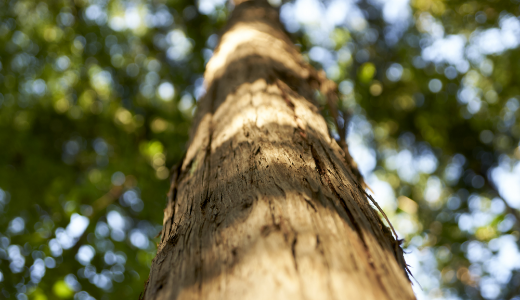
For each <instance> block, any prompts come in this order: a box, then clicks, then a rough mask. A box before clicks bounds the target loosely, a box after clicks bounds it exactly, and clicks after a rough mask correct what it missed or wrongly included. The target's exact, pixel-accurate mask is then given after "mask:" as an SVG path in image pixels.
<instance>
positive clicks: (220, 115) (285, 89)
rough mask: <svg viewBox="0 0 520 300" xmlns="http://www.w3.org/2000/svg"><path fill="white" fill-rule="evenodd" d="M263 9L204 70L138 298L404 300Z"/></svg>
mask: <svg viewBox="0 0 520 300" xmlns="http://www.w3.org/2000/svg"><path fill="white" fill-rule="evenodd" d="M312 72H313V70H312V69H311V68H310V67H309V66H308V65H307V64H305V63H304V62H303V61H302V58H301V56H300V54H299V53H298V51H297V50H296V48H295V47H294V46H293V44H292V43H291V41H290V40H289V38H288V37H287V36H286V35H285V33H284V32H283V29H282V26H281V24H280V23H279V20H278V14H277V12H276V11H275V10H274V9H273V8H271V7H270V6H269V5H268V4H267V2H265V1H248V2H243V3H241V4H238V5H237V6H236V7H235V10H234V12H233V13H232V16H231V18H230V20H229V24H228V26H227V27H226V30H225V31H224V34H223V35H222V37H221V41H220V45H219V46H218V48H217V49H216V51H215V55H214V57H213V58H212V59H211V60H210V61H209V63H208V65H207V68H206V73H205V82H206V86H207V94H206V95H205V96H204V97H203V98H202V99H201V100H200V103H199V108H198V112H197V114H196V117H195V120H194V124H193V128H192V134H191V140H190V143H189V148H188V150H187V153H186V156H185V158H184V160H183V162H182V163H181V165H180V166H179V167H178V168H177V171H176V173H175V174H174V176H173V177H174V178H173V179H172V188H171V191H170V194H169V203H168V206H167V208H166V209H165V213H164V227H163V231H162V237H161V243H160V244H159V246H158V250H157V256H156V257H155V259H154V260H153V263H152V267H151V272H150V277H149V279H148V282H147V284H146V287H145V292H144V299H226V300H233V299H237V300H238V299H269V300H274V299H313V300H315V299H378V300H380V299H400V300H402V299H414V295H413V292H412V289H411V286H410V282H409V281H408V279H407V276H406V273H405V271H404V270H405V265H404V260H403V258H402V251H401V248H400V247H399V246H398V243H397V242H396V241H395V240H394V238H393V237H392V235H391V233H390V231H389V230H388V228H387V227H385V226H384V224H383V223H382V221H381V219H380V218H379V216H378V214H377V213H376V212H375V211H374V209H372V207H371V206H370V204H369V202H368V199H367V198H366V195H365V194H364V192H363V190H362V189H361V188H360V186H359V185H358V184H357V182H356V180H355V176H354V174H353V171H352V170H351V167H350V165H349V163H348V161H345V158H344V157H345V153H344V152H343V150H342V149H341V148H340V147H339V146H338V144H337V143H336V141H335V140H334V139H332V138H331V137H330V135H329V133H328V129H327V125H326V123H325V120H324V119H323V118H322V117H321V115H320V114H319V112H318V110H317V108H316V107H315V106H314V104H313V103H312V98H313V95H314V93H313V89H312V88H311V84H310V82H311V79H312V78H311V74H312Z"/></svg>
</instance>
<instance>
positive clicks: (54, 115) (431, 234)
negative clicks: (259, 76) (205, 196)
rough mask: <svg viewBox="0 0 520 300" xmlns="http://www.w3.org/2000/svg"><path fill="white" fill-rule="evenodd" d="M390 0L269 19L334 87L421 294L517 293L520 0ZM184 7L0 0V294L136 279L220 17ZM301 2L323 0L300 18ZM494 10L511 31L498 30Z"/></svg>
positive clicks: (80, 288)
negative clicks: (280, 23) (281, 25)
mask: <svg viewBox="0 0 520 300" xmlns="http://www.w3.org/2000/svg"><path fill="white" fill-rule="evenodd" d="M398 2H400V1H397V2H395V3H393V2H390V1H389V2H384V1H375V2H372V1H370V2H369V1H358V2H355V3H354V2H346V1H345V2H343V1H324V2H323V3H321V4H320V3H318V2H313V1H306V2H305V1H303V0H298V1H295V2H294V3H293V2H290V3H289V2H288V3H285V4H284V5H283V6H282V16H285V17H284V18H285V19H284V22H285V25H286V26H287V29H288V31H290V32H291V34H292V37H293V39H294V41H295V42H296V43H297V45H298V47H299V48H300V49H301V50H302V53H303V54H304V57H305V58H306V59H307V60H308V61H309V62H310V63H311V64H314V65H316V66H317V67H318V68H321V67H323V68H324V69H325V70H326V72H327V75H328V76H329V78H331V79H333V80H335V81H337V82H338V84H339V90H340V92H341V95H340V96H341V97H340V98H341V99H340V103H339V107H340V110H341V111H340V114H341V116H342V120H340V121H341V122H345V121H347V122H348V121H350V130H349V134H348V142H349V145H350V149H351V151H352V154H353V156H354V158H355V159H356V161H357V162H358V164H359V166H360V169H361V171H362V173H363V175H364V176H365V179H366V180H367V182H368V183H369V185H370V186H371V188H372V189H373V190H374V191H375V195H374V197H375V199H376V200H378V201H379V203H380V204H381V205H382V206H383V208H384V209H385V211H386V213H387V214H388V215H389V216H390V218H391V220H392V222H393V224H394V226H395V227H396V228H397V230H398V232H399V234H400V237H401V238H404V239H405V246H407V249H408V250H409V251H410V252H411V254H410V255H408V261H409V262H410V263H411V264H412V267H413V268H412V272H413V273H414V275H415V276H416V277H417V279H418V281H419V282H420V283H421V285H423V288H424V290H422V291H421V290H420V289H418V290H417V293H418V295H419V296H420V297H421V298H450V299H451V298H453V299H459V298H460V299H468V298H472V299H473V298H480V297H484V298H486V299H494V298H498V299H511V298H513V297H515V296H519V294H520V291H519V290H518V287H519V286H520V274H519V273H518V269H519V268H520V265H518V263H516V262H515V261H516V260H518V258H519V257H520V256H519V255H520V254H518V238H519V237H520V233H519V228H518V222H517V218H518V216H519V212H518V210H517V209H518V207H520V205H519V203H518V202H515V201H516V200H514V199H513V198H514V197H513V198H511V195H509V196H508V195H506V194H507V189H504V187H503V184H501V182H502V183H504V184H506V185H507V182H508V181H507V180H509V183H508V184H509V186H510V187H512V188H514V187H515V186H520V179H519V178H520V169H519V168H520V163H519V160H520V148H519V139H520V123H519V122H518V121H517V119H518V117H519V111H520V110H519V109H518V108H519V106H520V105H519V101H520V82H519V78H520V51H519V48H518V43H520V41H519V40H518V39H519V38H518V36H520V29H518V28H517V29H514V28H515V27H514V26H516V25H514V24H516V23H514V19H516V20H517V22H518V15H519V14H520V3H519V2H518V1H509V0H507V1H470V2H468V1H455V0H452V1H441V0H411V1H410V3H409V4H406V3H405V4H406V5H405V6H402V7H400V8H399V7H398V12H399V13H400V14H397V16H398V17H397V18H394V19H392V17H391V16H392V15H391V13H392V6H398ZM298 3H303V4H301V6H298V5H300V4H298ZM338 3H339V4H338ZM342 3H343V4H345V3H350V4H349V5H350V6H348V7H341V5H343V4H342ZM193 4H194V3H192V2H191V1H186V0H176V1H169V0H154V1H133V2H127V1H122V0H110V1H95V0H76V1H65V0H61V1H47V2H43V1H28V0H18V1H4V2H2V3H0V261H1V263H0V272H1V275H0V293H2V294H1V296H0V298H6V299H17V298H18V299H25V298H24V297H26V296H27V297H29V298H31V299H55V298H57V297H58V298H63V299H71V298H74V299H88V297H89V295H90V296H92V297H94V298H96V299H114V298H118V297H125V298H133V299H136V298H137V297H138V295H139V293H140V292H141V291H142V289H143V286H144V282H145V281H146V278H147V276H148V273H149V266H150V262H151V259H152V258H153V256H154V255H155V251H156V246H155V243H157V242H158V238H157V237H156V236H157V234H158V233H159V231H160V229H161V225H160V224H161V223H162V214H163V208H164V207H165V204H166V201H165V198H166V197H165V195H166V192H167V190H168V179H167V178H168V176H169V172H170V171H169V169H170V167H171V166H173V165H174V164H176V163H177V162H178V161H179V160H180V158H181V157H182V155H183V153H184V149H185V143H186V141H187V138H188V131H189V126H190V121H191V117H192V113H193V109H194V107H196V100H195V99H197V98H198V97H200V95H201V94H203V92H204V88H203V85H202V79H201V78H202V73H203V71H204V65H205V62H207V60H208V59H209V57H210V56H211V54H212V49H213V48H214V47H215V44H216V42H217V36H216V35H215V33H217V32H218V30H219V28H222V27H223V25H224V24H225V20H226V18H227V15H228V8H227V7H225V6H224V3H223V2H220V1H200V2H199V3H198V5H199V6H198V8H197V7H195V6H193ZM313 5H318V6H313ZM333 5H340V6H338V7H336V8H335V9H329V8H330V7H332V6H333ZM228 6H229V5H228ZM295 7H300V8H301V7H311V8H313V9H314V8H315V7H317V9H315V10H313V14H307V15H305V16H306V17H307V18H308V20H305V19H304V18H303V17H302V16H303V15H304V14H305V12H304V11H302V10H301V9H300V8H298V9H295ZM320 11H321V14H322V16H323V15H324V13H323V12H325V11H327V12H328V13H329V15H327V17H322V18H321V19H320V18H318V19H316V18H315V19H312V18H313V17H314V16H315V15H319V13H318V12H320ZM361 11H363V12H361ZM291 12H298V13H300V18H296V17H297V16H295V15H291ZM356 12H360V13H359V14H356ZM389 12H390V13H389ZM334 13H336V14H334ZM342 13H344V15H345V16H346V17H345V19H344V20H341V21H338V22H335V21H334V20H337V18H335V17H334V16H337V14H342ZM394 13H395V12H394ZM291 16H292V17H291ZM511 18H512V19H511ZM507 20H509V21H508V22H510V23H508V24H509V25H507V24H506V23H505V22H506V21H507ZM512 20H513V21H512ZM334 22H335V23H334ZM511 22H512V23H511ZM331 24H332V25H331ZM507 26H509V27H510V28H513V29H512V31H511V32H513V37H511V36H509V37H507V36H505V35H504V37H503V38H502V40H501V41H505V42H503V43H502V44H501V43H500V42H497V40H492V38H493V37H496V36H497V34H500V32H501V31H500V30H502V29H504V28H506V27H507ZM509 27H508V28H509ZM514 30H516V31H514ZM503 32H505V31H503ZM514 33H517V35H518V36H516V37H515V36H514ZM485 34H488V35H485ZM493 34H494V35H493ZM504 34H505V33H504ZM515 38H516V44H515ZM450 39H451V40H450ZM446 40H450V41H452V42H454V44H453V43H452V44H450V45H451V46H450V47H452V48H450V49H448V50H442V49H443V47H444V46H443V45H445V44H442V43H441V42H442V41H446ZM499 40H500V39H499ZM439 41H441V42H439ZM456 43H461V45H462V46H461V47H462V50H461V51H459V52H460V53H462V54H461V55H460V57H457V53H458V52H457V49H455V48H456V47H455V46H453V45H456ZM504 45H505V46H504ZM508 45H509V46H508ZM454 47H455V48H454ZM486 47H487V48H486ZM439 51H440V52H442V51H444V52H443V53H444V54H442V55H441V54H439ZM445 52H446V53H447V54H446V53H445ZM449 54H451V56H450V55H449ZM443 55H444V56H443ZM446 57H447V58H446ZM453 57H455V58H453ZM323 114H324V116H325V117H326V118H327V121H328V123H329V124H330V126H331V132H333V133H334V132H338V131H337V130H336V129H335V128H334V125H333V124H335V122H333V121H332V120H331V117H330V114H329V112H328V111H327V109H324V110H323ZM341 122H340V124H341ZM517 169H518V170H517ZM514 170H517V171H514ZM515 172H517V173H515ZM501 174H502V175H503V176H502V175H501ZM504 174H505V175H504ZM515 174H516V175H515ZM508 176H509V177H508ZM515 176H516V177H515ZM517 179H518V182H517V181H515V180H517ZM499 191H500V193H502V194H500V193H499ZM506 196H507V197H506ZM503 199H504V200H506V201H504V200H503ZM511 199H513V200H514V201H513V200H511ZM516 199H518V198H516ZM508 247H509V248H508ZM511 247H513V248H511ZM503 249H509V250H507V251H509V252H507V253H509V254H507V255H506V254H504V253H505V252H504V250H503ZM508 255H509V256H508ZM508 259H510V260H511V263H510V264H507V265H504V260H505V261H506V262H507V260H508ZM501 264H502V265H501ZM495 266H499V269H500V270H498V271H497V268H496V267H495ZM499 271H500V272H499ZM25 295H26V296H25Z"/></svg>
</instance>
